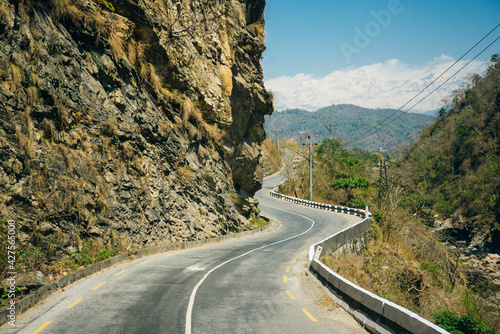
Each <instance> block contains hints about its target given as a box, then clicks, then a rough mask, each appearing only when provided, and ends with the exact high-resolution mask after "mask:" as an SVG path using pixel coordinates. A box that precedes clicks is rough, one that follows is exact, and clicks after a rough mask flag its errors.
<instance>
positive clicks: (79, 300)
mask: <svg viewBox="0 0 500 334" xmlns="http://www.w3.org/2000/svg"><path fill="white" fill-rule="evenodd" d="M82 300H83V298H80V299H78V300H77V301H76V302H74V303H73V304H71V305H70V306H68V307H67V308H72V307H73V306H75V305H76V304H78V303H79V302H81V301H82Z"/></svg>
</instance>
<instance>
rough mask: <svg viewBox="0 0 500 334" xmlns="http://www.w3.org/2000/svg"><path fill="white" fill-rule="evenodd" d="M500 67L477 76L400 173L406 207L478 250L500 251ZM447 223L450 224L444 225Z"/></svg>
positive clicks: (493, 66) (414, 147) (495, 61)
mask: <svg viewBox="0 0 500 334" xmlns="http://www.w3.org/2000/svg"><path fill="white" fill-rule="evenodd" d="M499 85H500V62H499V58H498V56H497V55H495V56H493V57H492V64H491V66H490V67H489V68H488V70H487V73H486V75H485V76H484V77H481V76H480V75H474V76H473V77H471V81H470V82H469V83H468V84H467V86H466V87H465V89H463V90H460V91H458V92H457V93H456V94H455V97H454V106H453V107H452V108H451V109H449V110H445V109H442V110H441V111H440V113H439V118H438V119H437V120H436V121H435V122H434V124H432V126H431V127H429V128H428V129H427V130H426V131H425V132H424V133H423V134H422V136H421V138H420V139H419V140H418V141H417V142H415V143H414V144H413V145H411V147H410V148H409V149H408V151H407V152H406V154H405V155H404V158H403V160H402V168H401V169H400V171H399V173H400V176H401V182H402V183H403V184H405V188H406V189H407V191H408V192H409V194H408V196H407V198H406V205H407V206H409V207H410V208H411V210H412V211H413V212H415V213H417V214H418V215H419V216H421V217H422V218H427V220H428V221H429V223H431V224H432V223H433V222H434V218H435V214H438V215H439V216H438V219H437V222H436V224H444V225H443V226H442V227H443V228H445V229H446V230H447V231H448V236H450V237H452V238H453V239H455V240H459V241H462V242H466V245H467V246H469V247H471V248H474V249H476V248H477V249H484V250H487V251H489V252H495V253H499V252H500V243H499V240H500V232H499V231H500V229H499V228H500V224H499V220H500V142H499V140H500V139H499V135H500V89H499ZM445 222H446V223H445Z"/></svg>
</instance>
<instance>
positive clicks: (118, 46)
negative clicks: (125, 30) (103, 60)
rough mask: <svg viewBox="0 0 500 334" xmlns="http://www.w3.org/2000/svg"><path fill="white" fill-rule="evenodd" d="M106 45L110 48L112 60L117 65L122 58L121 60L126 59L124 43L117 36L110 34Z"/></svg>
mask: <svg viewBox="0 0 500 334" xmlns="http://www.w3.org/2000/svg"><path fill="white" fill-rule="evenodd" d="M108 43H109V47H110V48H111V53H113V58H114V60H115V62H117V63H118V61H119V60H120V59H121V58H122V57H123V58H126V57H127V54H126V53H125V48H124V41H123V39H122V38H121V37H120V36H118V35H117V34H111V36H110V37H109V38H108Z"/></svg>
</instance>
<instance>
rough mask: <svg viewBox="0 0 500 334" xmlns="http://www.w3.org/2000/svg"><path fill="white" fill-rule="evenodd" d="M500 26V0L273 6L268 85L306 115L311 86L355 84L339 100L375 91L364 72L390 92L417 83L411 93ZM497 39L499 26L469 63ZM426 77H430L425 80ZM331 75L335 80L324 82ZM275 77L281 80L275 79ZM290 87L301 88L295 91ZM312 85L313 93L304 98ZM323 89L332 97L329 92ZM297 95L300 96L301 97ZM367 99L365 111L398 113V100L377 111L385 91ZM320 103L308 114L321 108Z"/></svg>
mask: <svg viewBox="0 0 500 334" xmlns="http://www.w3.org/2000/svg"><path fill="white" fill-rule="evenodd" d="M499 23H500V1H499V0H488V1H486V0H485V1H471V0H468V1H463V0H455V1H431V0H383V1H380V0H310V1H307V2H306V1H303V0H302V1H298V0H286V1H285V0H267V8H266V35H267V37H266V45H267V50H266V51H265V53H264V59H263V67H264V77H265V80H266V87H268V88H269V89H271V90H273V91H274V92H275V93H277V94H276V95H277V100H278V101H277V104H278V105H282V107H283V108H284V107H294V106H295V105H296V106H298V107H300V106H302V107H306V109H307V106H308V104H310V102H311V101H312V100H313V99H314V97H313V96H311V94H312V91H311V90H312V87H317V86H318V85H321V87H323V88H324V86H325V82H330V83H332V82H338V80H337V81H335V78H339V77H340V78H343V77H346V76H350V77H353V79H352V80H355V82H354V83H353V85H354V86H352V87H353V88H352V89H350V91H351V92H352V91H353V89H354V87H356V89H357V90H358V91H357V94H355V95H353V96H349V95H350V94H347V93H345V94H344V93H340V91H339V90H338V89H339V87H337V91H336V94H337V95H338V96H339V97H342V98H339V101H338V102H339V103H346V102H349V101H348V100H349V99H351V98H352V99H356V100H359V97H360V96H362V94H363V91H362V90H363V89H369V86H370V85H369V84H367V83H366V82H364V81H363V80H364V79H363V75H361V74H360V73H364V76H365V78H366V79H370V80H371V81H373V78H372V76H373V75H378V77H377V80H379V79H380V77H381V76H387V80H385V81H384V82H383V83H380V82H378V83H377V84H383V85H388V86H387V88H388V89H390V83H391V82H392V83H394V84H397V85H398V87H400V86H401V84H402V83H405V82H406V83H408V84H410V85H412V86H411V87H412V88H411V87H410V88H409V89H408V92H409V94H410V95H411V93H412V92H414V91H417V90H418V87H424V85H425V84H426V83H428V82H429V81H428V80H429V79H432V78H434V77H436V76H437V75H438V74H440V72H439V71H442V69H444V68H446V66H447V65H449V64H450V62H451V63H452V62H453V61H454V60H456V59H458V58H459V57H460V56H461V55H462V54H463V53H464V52H466V51H467V50H468V49H469V48H470V47H472V46H473V45H474V44H475V43H476V42H477V41H479V39H481V38H482V37H483V36H484V35H485V34H486V33H488V32H489V31H490V30H491V29H493V28H494V27H495V26H496V25H498V24H499ZM498 36H500V27H499V28H498V29H497V30H496V31H495V32H494V33H493V34H492V35H491V36H490V38H488V39H487V40H485V42H483V43H482V44H481V45H479V46H478V47H477V49H474V50H473V52H471V53H470V54H469V55H468V56H467V57H466V59H471V58H472V57H474V56H475V55H476V54H477V53H478V52H479V51H480V50H482V49H483V48H484V47H485V46H486V45H487V44H488V43H489V42H491V41H493V40H494V39H495V38H496V37H498ZM498 52H500V41H497V42H496V43H495V44H494V45H493V46H492V47H491V48H490V49H488V50H487V51H485V53H484V54H483V55H481V56H480V57H479V58H477V60H480V61H483V62H482V63H481V62H479V61H476V62H474V63H472V64H471V65H470V66H468V67H467V68H466V69H464V71H462V72H461V73H460V74H461V75H462V76H457V77H456V79H457V80H455V79H454V80H451V83H450V84H453V85H454V86H453V87H454V88H456V87H457V85H459V82H460V80H463V76H464V75H465V74H466V72H467V71H468V70H469V71H472V72H477V71H480V70H481V69H482V68H483V69H484V66H485V64H486V63H485V62H484V61H486V60H488V59H489V58H490V56H491V55H492V54H493V53H498ZM390 60H397V62H398V63H397V66H395V65H394V61H393V62H389V63H388V61H390ZM377 64H380V66H379V68H378V70H377V71H375V72H372V70H373V68H370V66H373V65H377ZM457 69H458V67H457ZM391 71H393V72H394V71H399V72H400V73H403V72H404V74H405V75H404V77H405V79H404V80H403V79H402V78H400V77H398V73H393V75H394V77H393V78H389V77H388V76H389V74H388V73H391ZM425 71H428V72H429V73H428V74H427V75H425V73H424V72H425ZM452 72H454V71H450V74H451V73H452ZM332 73H336V74H334V75H332ZM344 74H345V75H344ZM329 76H330V80H326V81H324V80H323V79H325V78H328V77H329ZM412 76H414V78H413V79H412ZM277 78H280V79H281V80H274V79H277ZM458 79H460V80H458ZM408 80H409V81H408ZM291 82H294V83H295V84H294V85H292V86H293V89H292V88H291V86H290V84H291ZM289 86H290V87H289ZM304 87H305V88H304ZM307 87H309V88H311V89H310V90H309V91H308V92H304V89H306V88H307ZM362 87H365V88H362ZM324 89H325V91H324V94H327V95H328V90H327V88H324ZM451 90H452V88H451V87H448V88H446V87H443V89H442V90H441V92H437V93H438V94H437V95H439V94H440V95H439V99H442V98H443V97H444V96H445V95H446V94H447V93H449V92H450V91H451ZM299 93H301V94H302V95H303V97H302V98H299V97H298V96H299V95H300V94H299ZM342 94H344V95H342ZM369 94H372V97H371V98H370V100H371V102H370V103H371V104H370V103H365V105H366V106H369V107H387V106H393V107H396V108H397V104H398V102H399V101H389V100H390V98H389V97H386V100H385V101H382V102H381V103H380V105H379V106H378V105H377V102H376V101H375V100H376V96H377V95H378V94H381V92H378V93H374V92H369ZM292 95H293V98H292ZM333 95H335V94H333ZM382 95H383V94H382ZM301 99H302V100H301ZM388 99H389V100H388ZM292 100H293V101H292ZM299 100H301V101H299ZM435 100H436V101H434V104H438V102H437V100H438V98H437V96H436V98H435ZM331 102H333V103H335V102H336V101H335V100H332V99H330V100H328V99H326V98H325V99H324V101H323V102H321V103H323V104H331ZM355 102H356V101H352V102H351V103H354V104H356V103H355ZM318 103H319V104H321V103H320V102H318ZM319 104H317V105H315V106H314V105H312V106H310V107H311V108H310V109H314V108H316V109H317V108H318V107H320V106H321V105H319ZM429 108H433V107H432V106H431V104H429V105H426V106H425V107H423V108H421V109H422V110H424V109H429Z"/></svg>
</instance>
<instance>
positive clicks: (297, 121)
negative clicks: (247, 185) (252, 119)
mask: <svg viewBox="0 0 500 334" xmlns="http://www.w3.org/2000/svg"><path fill="white" fill-rule="evenodd" d="M394 111H395V110H393V109H367V108H362V107H358V106H355V105H352V104H339V105H332V106H329V107H325V108H321V109H319V110H318V111H315V112H310V111H307V110H302V109H289V110H285V111H282V112H275V113H273V114H272V115H269V116H266V122H265V123H264V128H265V129H266V131H267V132H268V133H269V135H271V136H272V135H273V132H272V131H281V132H282V134H283V138H284V139H288V138H295V139H297V140H299V139H300V138H299V136H300V135H299V132H300V131H306V132H308V133H310V134H316V133H318V134H319V141H322V140H324V139H327V138H329V137H330V131H329V130H328V129H327V127H325V125H333V124H336V125H337V127H334V128H333V130H332V133H331V135H332V138H333V139H342V140H343V141H344V143H345V142H348V141H351V140H353V139H355V138H356V137H359V136H360V135H361V134H363V133H365V132H366V131H368V130H370V129H371V128H372V127H373V126H375V125H377V124H379V123H380V122H381V121H383V120H384V119H385V118H387V117H388V116H389V115H391V114H392V113H393V112H394ZM432 119H433V117H431V116H428V115H424V114H414V113H407V114H404V115H402V116H401V117H400V118H398V119H397V120H396V121H394V122H392V123H390V124H389V125H388V126H387V127H385V128H384V129H383V130H382V131H379V132H377V133H376V134H375V135H373V136H370V137H367V138H364V139H362V140H360V141H357V142H356V143H355V146H357V147H360V148H362V149H365V150H368V151H370V152H373V151H378V150H379V149H380V147H386V146H390V145H394V144H395V143H398V142H400V141H401V140H402V139H404V138H406V137H408V136H409V135H411V134H412V133H415V132H417V131H418V130H420V128H421V127H422V126H428V125H429V124H430V122H431V121H432ZM393 149H394V150H395V149H396V147H394V148H393Z"/></svg>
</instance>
